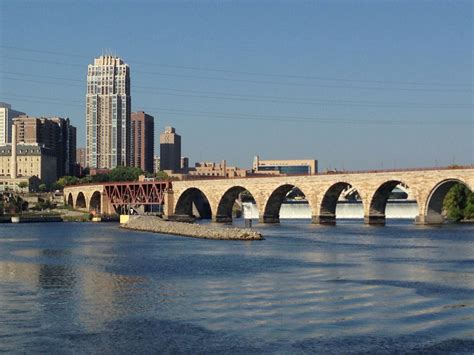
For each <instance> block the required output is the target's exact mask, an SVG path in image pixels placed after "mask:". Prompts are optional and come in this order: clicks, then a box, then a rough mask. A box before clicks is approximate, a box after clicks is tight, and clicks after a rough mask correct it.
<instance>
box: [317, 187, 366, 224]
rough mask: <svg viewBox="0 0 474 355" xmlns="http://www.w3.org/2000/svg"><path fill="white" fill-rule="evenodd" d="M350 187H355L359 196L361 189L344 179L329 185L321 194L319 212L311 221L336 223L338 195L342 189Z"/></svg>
mask: <svg viewBox="0 0 474 355" xmlns="http://www.w3.org/2000/svg"><path fill="white" fill-rule="evenodd" d="M352 187H354V188H355V190H356V191H357V193H358V195H359V196H362V194H361V191H360V190H359V189H358V188H357V187H356V186H354V185H353V184H351V183H349V182H346V181H338V182H336V183H334V184H332V185H331V186H329V187H328V188H327V189H326V190H325V191H324V193H323V194H322V196H323V197H322V199H321V203H320V205H319V214H318V215H316V216H313V223H318V224H336V207H337V202H338V200H339V196H340V195H341V193H342V192H343V191H344V190H346V189H348V188H352ZM363 203H364V202H363V200H362V204H363Z"/></svg>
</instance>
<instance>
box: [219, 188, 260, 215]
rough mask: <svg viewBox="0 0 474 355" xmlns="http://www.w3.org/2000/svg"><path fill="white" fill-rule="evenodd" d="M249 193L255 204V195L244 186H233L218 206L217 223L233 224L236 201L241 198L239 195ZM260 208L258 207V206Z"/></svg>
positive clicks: (225, 193)
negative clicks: (233, 210)
mask: <svg viewBox="0 0 474 355" xmlns="http://www.w3.org/2000/svg"><path fill="white" fill-rule="evenodd" d="M244 191H248V192H249V193H250V195H251V196H252V199H253V201H254V202H255V203H257V202H256V201H255V197H254V196H253V194H252V193H251V192H250V191H249V190H248V189H246V188H245V187H243V186H233V187H231V188H229V189H228V190H227V191H226V192H224V194H223V195H222V197H221V198H220V200H219V203H218V205H217V213H216V215H215V216H214V221H215V222H220V223H231V222H232V209H233V207H234V203H235V200H236V199H237V198H238V197H239V195H240V194H241V193H242V192H244ZM257 208H258V205H257Z"/></svg>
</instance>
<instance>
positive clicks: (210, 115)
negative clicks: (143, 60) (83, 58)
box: [2, 94, 473, 126]
mask: <svg viewBox="0 0 474 355" xmlns="http://www.w3.org/2000/svg"><path fill="white" fill-rule="evenodd" d="M2 97H4V98H12V97H13V98H15V97H21V98H22V100H23V101H27V102H28V101H30V102H35V103H37V102H42V101H44V100H48V101H53V102H61V103H62V104H63V105H68V106H75V107H85V105H80V104H74V103H73V102H78V101H70V102H64V101H63V100H58V99H51V98H47V97H44V96H28V95H16V94H11V95H2ZM138 106H139V105H138ZM140 107H141V108H142V109H143V110H146V111H148V112H151V111H157V112H158V113H159V115H160V113H161V112H167V113H172V114H173V113H174V114H179V115H180V116H179V117H178V119H180V118H182V117H183V116H185V117H191V118H192V117H203V118H207V119H236V120H252V121H276V122H283V123H292V122H295V121H297V122H301V123H303V122H305V123H328V124H345V125H349V124H369V125H389V126H393V125H472V124H473V122H472V121H414V120H390V121H387V120H378V119H373V120H369V119H347V118H344V119H340V118H329V117H309V116H284V115H273V114H272V115H269V114H260V115H257V114H250V113H231V112H215V111H194V110H183V109H174V108H166V107H149V106H143V107H142V106H140Z"/></svg>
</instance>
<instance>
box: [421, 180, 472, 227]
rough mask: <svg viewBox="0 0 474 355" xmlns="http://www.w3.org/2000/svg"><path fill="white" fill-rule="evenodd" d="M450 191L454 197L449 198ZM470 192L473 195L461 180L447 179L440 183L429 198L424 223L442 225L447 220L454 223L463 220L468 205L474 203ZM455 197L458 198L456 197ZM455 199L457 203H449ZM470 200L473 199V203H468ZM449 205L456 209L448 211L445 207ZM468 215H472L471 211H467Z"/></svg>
mask: <svg viewBox="0 0 474 355" xmlns="http://www.w3.org/2000/svg"><path fill="white" fill-rule="evenodd" d="M450 191H451V192H452V194H451V195H452V196H449V193H450ZM469 192H470V193H471V194H472V192H473V190H472V189H471V188H470V186H468V185H467V184H466V183H465V182H463V181H461V180H458V179H447V180H443V181H441V182H439V183H438V184H437V185H436V186H435V187H434V188H433V190H431V192H430V194H429V196H428V201H427V203H426V211H425V216H424V223H425V224H440V223H443V222H444V221H445V219H446V218H448V219H450V220H454V221H458V220H460V219H462V218H463V217H464V211H465V208H466V207H467V205H468V204H472V203H474V201H472V199H473V197H472V195H471V194H470V193H469ZM454 195H456V196H457V197H454ZM453 198H454V199H455V200H456V201H449V199H453ZM469 199H471V201H468V200H469ZM450 202H451V203H450ZM448 204H449V205H451V206H453V207H454V208H451V209H449V210H446V209H445V207H446V206H447V205H448ZM467 213H470V211H467ZM473 214H474V213H473ZM468 217H470V216H468Z"/></svg>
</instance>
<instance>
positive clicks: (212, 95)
mask: <svg viewBox="0 0 474 355" xmlns="http://www.w3.org/2000/svg"><path fill="white" fill-rule="evenodd" d="M0 73H2V74H6V75H18V76H26V77H30V76H31V77H38V78H48V79H53V80H61V81H70V82H77V83H84V81H83V80H79V79H68V78H62V77H54V76H47V75H37V74H25V73H18V72H8V71H0ZM3 79H5V80H15V81H26V82H34V83H47V84H52V85H64V86H74V87H83V88H84V87H85V85H84V84H68V83H63V82H59V83H56V82H51V81H41V80H29V79H21V78H12V77H4V78H3ZM133 88H139V89H147V90H146V91H141V90H133ZM132 90H133V91H134V92H139V93H144V94H160V95H167V96H180V97H196V98H206V99H223V100H236V101H251V102H273V103H295V104H306V105H330V106H360V107H365V106H368V107H394V106H395V107H406V108H448V109H453V108H455V109H458V108H464V109H472V104H459V103H455V104H447V103H438V104H429V103H418V102H377V101H352V100H323V99H313V100H307V99H300V98H296V97H286V96H262V95H243V94H232V93H221V92H215V91H199V90H181V89H174V88H164V87H153V86H141V85H133V86H132ZM169 91H171V92H169Z"/></svg>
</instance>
